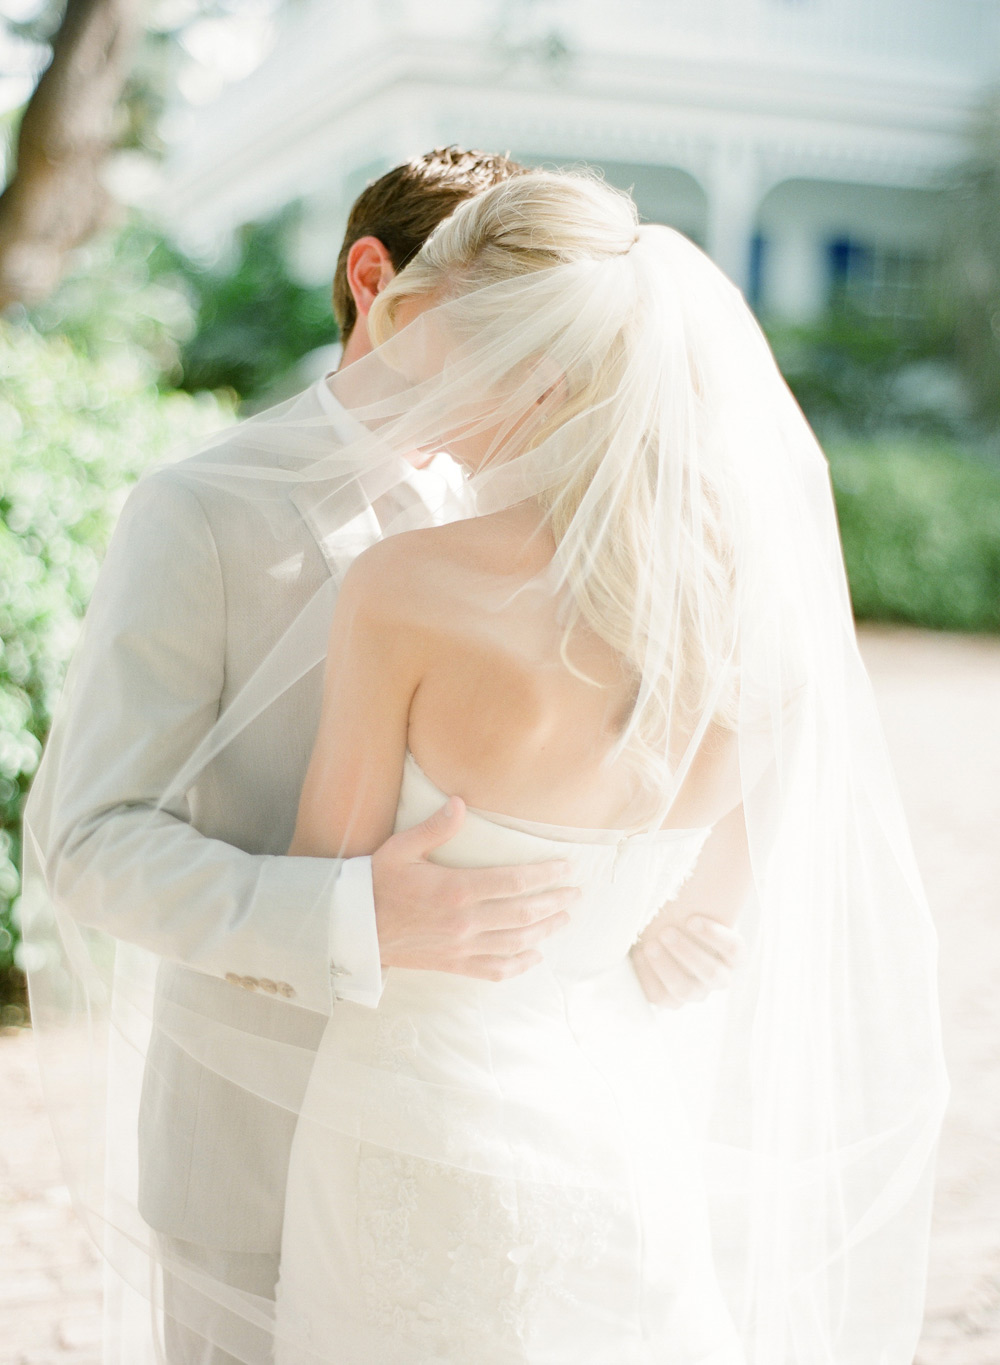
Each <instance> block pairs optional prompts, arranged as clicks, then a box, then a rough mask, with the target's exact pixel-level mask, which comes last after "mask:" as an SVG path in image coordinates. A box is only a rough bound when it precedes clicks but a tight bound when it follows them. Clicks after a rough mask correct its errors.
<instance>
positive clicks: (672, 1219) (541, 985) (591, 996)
mask: <svg viewBox="0 0 1000 1365" xmlns="http://www.w3.org/2000/svg"><path fill="white" fill-rule="evenodd" d="M443 800H444V796H443V793H442V792H441V791H440V790H439V789H438V788H437V787H436V786H434V784H433V783H432V782H431V781H430V780H429V778H428V777H427V776H426V775H425V774H424V773H423V772H422V770H421V769H420V768H419V767H418V766H417V764H416V762H415V760H414V759H413V758H412V756H410V755H408V756H407V762H406V766H405V771H404V779H403V785H402V790H401V793H400V801H399V808H398V813H397V819H396V828H397V830H399V829H405V828H409V827H410V826H412V825H414V824H416V823H418V822H419V821H421V820H423V819H425V818H426V817H427V816H428V815H429V814H430V813H431V812H432V811H433V810H435V809H437V808H438V807H439V806H440V805H441V803H442V802H443ZM705 835H706V831H704V830H680V831H669V832H668V831H664V832H657V833H651V834H633V835H626V836H622V835H620V834H619V833H618V832H617V831H614V830H588V829H573V828H563V827H560V826H553V825H539V824H537V823H533V822H528V821H522V820H514V819H512V818H509V817H507V816H495V815H487V814H485V813H483V812H470V813H469V815H468V818H467V820H466V822H465V825H464V827H463V829H462V831H461V833H460V834H459V836H458V837H457V838H456V839H454V840H453V841H452V842H451V843H450V844H448V845H447V846H446V849H445V850H444V854H443V856H442V861H445V862H448V863H450V864H453V865H456V866H477V865H500V864H510V863H515V862H537V861H541V860H543V859H548V858H551V857H554V856H567V857H569V858H571V860H572V862H573V865H574V868H575V869H576V871H577V874H578V877H579V880H580V884H581V885H582V887H583V891H584V894H583V896H582V897H581V899H580V900H579V902H578V903H577V904H576V906H575V907H574V909H573V911H572V912H571V914H572V923H571V924H570V925H568V926H567V927H566V928H564V929H562V930H560V931H559V932H558V933H556V934H555V935H553V936H552V937H551V938H550V939H548V940H547V941H546V943H545V946H544V949H543V951H544V958H545V960H544V962H543V963H542V964H541V965H539V966H537V967H534V968H532V969H531V970H529V971H528V972H526V973H524V974H523V975H522V976H519V977H517V978H515V979H513V980H510V981H506V982H501V983H494V982H489V981H478V980H473V979H471V978H468V977H462V976H458V975H452V974H447V973H441V972H428V971H408V970H400V969H396V968H393V969H390V970H389V972H388V976H387V980H386V983H385V991H384V994H383V997H382V1001H381V1003H380V1005H379V1007H378V1009H377V1010H370V1009H366V1008H364V1007H363V1006H360V1005H354V1004H351V1003H349V1002H345V1001H341V1002H338V1004H337V1006H336V1008H335V1010H334V1013H333V1015H332V1017H331V1019H330V1022H329V1024H328V1026H327V1028H326V1032H325V1034H324V1037H323V1040H322V1043H321V1045H320V1048H319V1052H318V1055H317V1058H316V1063H315V1068H314V1071H313V1073H312V1079H311V1081H310V1085H309V1091H308V1094H307V1098H306V1101H305V1104H304V1107H303V1110H302V1116H301V1119H300V1121H299V1125H298V1129H297V1132H296V1136H295V1141H294V1145H293V1149H292V1156H291V1165H290V1171H289V1179H288V1191H287V1201H286V1210H285V1222H284V1235H283V1241H282V1261H281V1278H280V1283H279V1288H278V1296H277V1320H278V1321H277V1326H278V1333H277V1335H278V1340H279V1342H280V1343H281V1345H279V1347H278V1349H277V1354H276V1359H277V1361H278V1362H279V1365H314V1363H316V1362H324V1365H529V1363H530V1365H741V1363H742V1361H743V1354H742V1351H741V1349H740V1346H739V1344H738V1342H737V1339H736V1333H735V1330H734V1328H733V1326H732V1322H731V1319H730V1317H729V1314H728V1312H727V1309H726V1307H725V1305H724V1303H723V1300H722V1296H721V1293H720V1290H719V1288H718V1285H717V1282H716V1275H715V1270H714V1267H713V1262H712V1255H711V1248H710V1245H709V1236H708V1221H707V1214H706V1208H705V1200H704V1195H703V1191H702V1183H701V1177H700V1172H699V1163H698V1158H697V1156H696V1145H695V1141H694V1134H693V1129H692V1124H691V1121H690V1119H689V1116H688V1113H687V1106H686V1104H685V1102H684V1100H683V1099H682V1094H681V1087H680V1085H679V1081H678V1076H677V1075H676V1074H675V1069H674V1066H673V1063H672V1059H671V1056H670V1049H669V1048H668V1047H667V1046H666V1044H665V1039H666V1037H667V1036H668V1026H667V1025H668V1016H669V1012H658V1011H656V1010H654V1009H653V1008H652V1007H651V1006H650V1005H649V1004H648V1002H647V1001H646V999H645V997H644V996H643V994H642V991H641V989H640V987H639V984H638V981H637V979H636V977H635V975H634V972H633V970H632V967H631V964H630V961H629V957H628V950H629V946H630V945H631V943H632V942H633V941H634V939H635V937H636V935H637V934H638V933H639V932H640V930H641V929H642V927H643V926H644V924H645V923H646V922H647V921H648V920H649V919H650V918H651V917H652V915H653V914H654V913H655V912H656V910H657V909H658V908H659V907H660V906H661V905H662V904H663V902H664V901H665V900H667V899H669V898H671V897H672V896H674V895H676V893H677V891H678V889H679V887H680V885H681V883H682V882H683V881H684V879H685V878H686V877H687V876H688V875H689V874H690V872H691V870H692V868H693V866H694V863H695V861H696V859H697V857H698V854H699V851H700V849H701V846H702V843H703V841H704V838H705Z"/></svg>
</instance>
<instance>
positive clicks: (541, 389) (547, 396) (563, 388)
mask: <svg viewBox="0 0 1000 1365" xmlns="http://www.w3.org/2000/svg"><path fill="white" fill-rule="evenodd" d="M531 378H532V385H533V387H534V389H535V390H536V397H535V404H536V406H537V407H543V406H544V407H558V405H559V404H560V403H562V402H564V401H565V399H566V398H567V397H568V396H569V387H568V385H567V383H566V374H565V372H564V371H563V370H562V369H560V367H559V366H558V365H557V364H556V363H555V361H553V360H551V359H550V358H549V357H548V356H539V358H538V359H537V360H533V361H532V362H531Z"/></svg>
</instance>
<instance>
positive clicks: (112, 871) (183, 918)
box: [27, 470, 382, 1013]
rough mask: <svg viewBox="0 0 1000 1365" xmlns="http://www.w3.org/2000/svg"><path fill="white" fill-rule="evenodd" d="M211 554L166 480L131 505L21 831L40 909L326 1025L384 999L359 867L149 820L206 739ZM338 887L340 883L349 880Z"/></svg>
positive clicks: (194, 502) (220, 603)
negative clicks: (342, 1005)
mask: <svg viewBox="0 0 1000 1365" xmlns="http://www.w3.org/2000/svg"><path fill="white" fill-rule="evenodd" d="M225 625H226V621H225V600H224V592H223V581H222V576H221V572H220V566H219V561H218V556H217V553H216V547H215V543H214V540H213V537H212V534H211V529H210V526H209V524H208V521H207V519H206V517H205V514H204V511H203V510H202V507H201V504H200V503H199V501H198V499H197V497H196V495H195V494H194V492H193V491H192V490H191V489H190V488H189V487H187V486H186V485H185V484H184V483H183V481H182V480H180V479H179V478H177V477H176V475H175V474H171V471H169V470H165V471H161V472H159V473H158V474H155V475H153V476H150V477H147V478H146V479H144V480H142V481H141V482H140V484H139V485H138V486H137V487H136V488H135V489H134V490H133V492H132V494H131V495H130V497H129V499H128V501H127V503H126V505H125V508H124V510H123V512H122V515H121V518H120V520H119V523H118V526H117V528H116V530H115V534H114V536H113V538H112V543H111V545H110V547H109V550H108V555H107V558H106V560H105V564H104V567H103V569H102V572H101V575H100V579H99V581H98V584H97V588H96V589H95V592H94V596H93V599H92V602H91V607H90V610H89V612H88V615H87V621H86V624H85V628H84V638H83V640H82V641H81V645H80V648H79V649H78V651H77V656H76V658H75V659H74V663H73V667H72V668H71V670H70V677H69V680H68V685H67V689H66V694H65V696H64V699H63V703H62V705H61V707H60V710H59V711H58V712H57V715H56V720H55V724H54V726H53V733H52V736H51V738H50V742H49V745H48V747H47V751H46V754H45V757H44V758H43V763H42V769H41V770H40V772H39V775H38V778H37V779H36V793H37V799H36V793H33V796H32V802H33V803H35V805H36V807H37V813H36V811H33V810H32V803H29V809H28V812H27V815H28V817H29V823H30V824H31V825H32V828H33V830H34V835H33V838H34V842H35V851H36V854H37V856H38V857H39V859H40V861H41V865H42V869H43V875H44V877H45V881H46V884H47V886H48V890H49V894H50V896H52V898H53V899H54V900H55V902H56V903H57V904H58V905H60V906H61V907H62V908H64V909H65V910H66V911H67V912H68V913H70V914H71V915H72V916H73V917H74V918H76V919H77V920H79V921H80V922H81V923H83V924H86V925H88V926H90V927H92V928H96V929H100V930H103V931H105V932H107V933H108V934H111V935H113V936H114V937H116V938H119V939H124V940H126V941H128V942H131V943H134V944H137V945H139V946H140V947H143V948H146V949H148V950H150V951H151V952H153V953H156V954H158V955H159V956H161V957H164V958H167V959H169V960H172V961H174V962H178V963H182V964H184V965H186V966H188V967H191V968H193V969H194V970H197V971H201V972H205V973H207V974H210V975H214V976H218V977H220V978H223V979H226V980H228V981H230V982H231V983H232V984H234V985H240V986H243V987H244V988H245V989H250V990H263V991H265V992H267V993H269V994H275V995H282V996H285V997H286V998H288V999H290V1000H294V1002H295V1003H296V1004H298V1005H301V1006H304V1007H305V1008H308V1009H312V1010H316V1011H319V1012H322V1013H326V1012H329V1011H330V1009H331V1007H332V1004H333V1000H334V998H335V996H338V995H342V996H345V997H347V998H351V999H355V1000H358V1001H359V1003H364V1004H369V1005H373V1006H374V1005H376V1004H377V1003H378V997H379V995H380V993H381V987H382V973H381V969H380V966H379V961H378V942H377V936H376V934H375V924H374V906H373V904H372V896H371V873H370V864H369V861H368V860H367V859H351V860H349V861H348V862H347V863H343V862H341V861H340V860H337V859H327V858H297V857H296V858H290V857H283V856H274V855H264V854H252V853H247V852H245V851H243V850H242V849H239V848H235V847H233V846H232V845H230V844H228V843H225V842H223V841H221V840H218V839H213V838H210V837H207V836H205V835H203V834H201V833H199V831H198V830H197V829H196V828H195V827H194V825H193V824H192V823H191V812H190V810H189V809H188V807H187V804H186V801H184V800H183V799H180V800H178V801H177V802H174V803H173V804H172V805H167V806H166V807H161V806H160V805H159V804H158V803H159V801H160V799H161V797H162V794H163V792H164V791H166V790H167V789H168V787H169V784H170V782H171V779H172V778H173V777H174V776H176V774H177V773H178V772H179V770H180V769H181V767H182V765H183V763H184V761H185V760H186V759H187V758H188V756H189V755H190V754H191V753H192V752H193V751H194V749H195V747H196V746H197V744H198V743H199V741H200V740H201V739H202V738H203V736H204V735H205V734H206V733H207V732H208V731H209V729H210V728H211V726H212V725H213V723H214V722H215V720H216V718H217V716H218V712H219V701H220V697H221V695H222V688H223V681H224V662H225ZM342 874H343V875H342Z"/></svg>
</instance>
